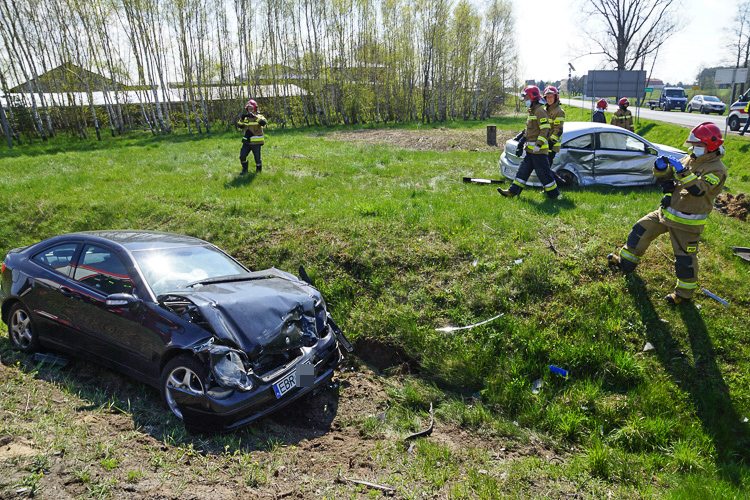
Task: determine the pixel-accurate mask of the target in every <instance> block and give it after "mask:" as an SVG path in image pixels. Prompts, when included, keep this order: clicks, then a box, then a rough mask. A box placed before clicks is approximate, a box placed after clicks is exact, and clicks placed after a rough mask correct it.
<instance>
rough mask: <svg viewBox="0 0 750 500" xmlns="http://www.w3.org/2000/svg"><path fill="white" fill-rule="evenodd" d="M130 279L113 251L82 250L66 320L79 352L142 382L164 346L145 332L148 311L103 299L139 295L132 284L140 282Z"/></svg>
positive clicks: (93, 246) (94, 247) (95, 247)
mask: <svg viewBox="0 0 750 500" xmlns="http://www.w3.org/2000/svg"><path fill="white" fill-rule="evenodd" d="M129 268H130V269H131V270H130V271H129ZM133 274H134V273H133V272H132V266H126V264H125V262H124V261H123V259H122V258H121V256H119V255H118V254H117V253H116V252H115V250H114V249H112V248H109V247H107V246H104V245H99V244H84V246H83V249H82V251H81V254H80V257H79V258H78V261H77V263H76V266H75V269H74V271H73V284H72V286H71V296H72V297H73V299H74V300H73V301H72V302H71V303H70V308H69V310H68V313H67V316H68V318H69V320H70V323H71V327H72V328H73V329H74V330H75V332H76V338H77V339H78V342H80V343H81V345H80V348H81V349H82V350H84V351H85V352H86V353H87V354H89V356H90V357H91V358H93V359H94V360H95V361H99V362H102V361H103V362H106V363H111V364H113V365H115V367H117V368H118V369H120V370H122V371H125V372H126V373H131V374H132V375H134V376H136V377H138V378H141V379H144V378H150V377H153V372H154V370H157V371H158V368H154V366H153V365H154V363H153V360H154V359H155V358H157V357H158V355H159V354H160V353H161V351H162V350H163V346H164V341H163V340H162V339H161V338H159V337H158V335H156V334H155V333H154V332H153V331H151V330H150V329H149V328H148V327H146V326H144V314H146V313H147V312H148V311H149V309H148V308H145V307H143V306H142V305H141V306H140V307H132V308H131V307H114V308H113V307H109V306H107V304H106V299H107V297H108V296H109V295H112V294H115V293H125V294H130V295H135V296H137V295H138V286H136V283H140V281H139V280H138V279H137V277H136V276H133ZM141 286H142V285H141ZM148 323H151V322H148Z"/></svg>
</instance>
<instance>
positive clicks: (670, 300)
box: [664, 292, 690, 306]
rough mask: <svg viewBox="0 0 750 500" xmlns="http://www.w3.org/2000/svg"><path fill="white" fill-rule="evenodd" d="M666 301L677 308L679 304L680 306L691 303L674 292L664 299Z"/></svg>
mask: <svg viewBox="0 0 750 500" xmlns="http://www.w3.org/2000/svg"><path fill="white" fill-rule="evenodd" d="M664 300H666V301H667V303H668V304H669V305H670V306H676V305H677V304H680V303H682V302H690V299H686V298H683V297H680V296H678V295H677V294H676V293H674V292H672V293H670V294H668V295H667V296H666V297H664Z"/></svg>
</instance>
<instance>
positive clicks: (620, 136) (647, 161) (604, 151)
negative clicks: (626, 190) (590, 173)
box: [594, 131, 656, 186]
mask: <svg viewBox="0 0 750 500" xmlns="http://www.w3.org/2000/svg"><path fill="white" fill-rule="evenodd" d="M655 159H656V157H655V156H654V155H653V154H651V152H650V151H649V146H648V144H646V142H644V141H643V140H642V139H640V138H638V137H636V136H632V135H630V134H627V133H621V132H616V131H612V132H599V133H598V134H597V148H596V154H595V158H594V180H595V182H596V183H597V184H607V185H610V186H638V185H645V184H653V182H654V176H653V175H652V168H653V166H654V160H655Z"/></svg>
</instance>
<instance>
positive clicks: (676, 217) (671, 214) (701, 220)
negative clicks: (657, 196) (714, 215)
mask: <svg viewBox="0 0 750 500" xmlns="http://www.w3.org/2000/svg"><path fill="white" fill-rule="evenodd" d="M661 213H662V214H663V215H664V217H666V218H667V219H669V220H671V221H674V222H679V223H680V224H687V225H689V226H702V225H704V224H705V223H706V219H708V216H709V214H686V213H685V212H680V211H679V210H675V209H674V208H672V207H667V208H665V209H662V211H661Z"/></svg>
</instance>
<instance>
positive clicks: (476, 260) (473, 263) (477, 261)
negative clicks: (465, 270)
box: [471, 257, 479, 267]
mask: <svg viewBox="0 0 750 500" xmlns="http://www.w3.org/2000/svg"><path fill="white" fill-rule="evenodd" d="M477 264H479V257H477V258H476V259H474V262H472V263H471V265H472V266H474V267H477Z"/></svg>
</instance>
